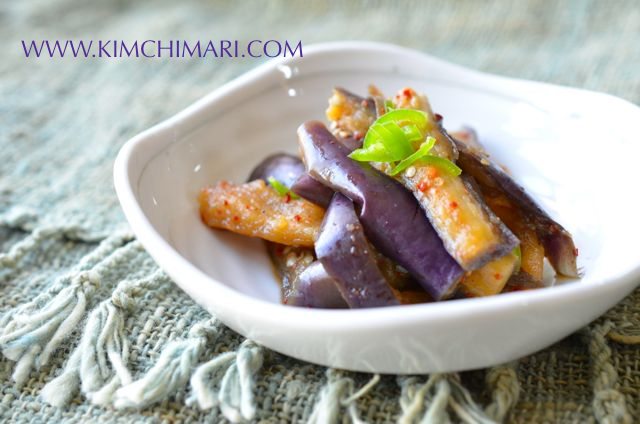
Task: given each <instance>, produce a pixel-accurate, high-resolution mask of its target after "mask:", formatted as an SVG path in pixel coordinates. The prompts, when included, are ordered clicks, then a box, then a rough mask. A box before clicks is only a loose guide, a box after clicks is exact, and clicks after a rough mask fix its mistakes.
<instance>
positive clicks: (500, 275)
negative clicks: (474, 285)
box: [493, 272, 502, 280]
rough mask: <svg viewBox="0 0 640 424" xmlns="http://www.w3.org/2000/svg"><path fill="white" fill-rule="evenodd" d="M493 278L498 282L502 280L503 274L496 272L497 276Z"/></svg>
mask: <svg viewBox="0 0 640 424" xmlns="http://www.w3.org/2000/svg"><path fill="white" fill-rule="evenodd" d="M493 278H495V279H496V280H499V279H501V278H502V274H500V273H499V272H496V273H495V274H493Z"/></svg>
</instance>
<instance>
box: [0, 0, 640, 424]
mask: <svg viewBox="0 0 640 424" xmlns="http://www.w3.org/2000/svg"><path fill="white" fill-rule="evenodd" d="M32 39H35V40H42V39H54V40H55V39H59V40H66V39H85V40H88V39H92V40H99V39H103V40H106V39H122V40H131V41H133V40H145V39H161V40H170V39H174V40H175V39H185V40H209V39H213V40H218V39H231V40H234V39H237V40H240V41H249V40H252V39H279V40H285V39H287V40H296V41H297V40H301V41H302V42H303V45H304V44H310V43H313V42H320V41H331V40H375V41H385V42H391V43H396V44H399V45H403V46H407V47H412V48H416V49H418V50H421V51H424V52H427V53H429V54H431V55H434V56H437V57H440V58H443V59H446V60H449V61H451V62H454V63H458V64H461V65H464V66H468V67H471V68H474V69H479V70H482V71H486V72H492V73H497V74H501V75H506V76H512V77H518V78H526V79H533V80H538V81H545V82H550V83H556V84H563V85H569V86H574V87H582V88H587V89H592V90H597V91H603V92H606V93H610V94H613V95H617V96H620V97H622V98H625V99H627V100H629V101H631V102H634V103H636V104H640V3H638V2H637V1H610V2H604V1H601V2H596V1H579V0H577V1H563V2H560V1H558V2H554V1H534V0H530V1H521V2H515V1H514V2H509V1H496V2H489V1H471V0H464V1H439V2H419V1H411V2H409V1H408V2H395V3H391V2H376V1H356V2H340V1H331V2H326V1H320V0H313V1H309V2H302V1H300V2H297V1H296V2H286V1H273V2H269V3H267V2H254V1H250V2H242V3H241V2H233V1H220V0H217V1H211V2H204V1H203V2H169V1H158V2H131V3H128V2H125V1H120V0H105V1H102V2H92V3H88V2H81V1H78V0H49V1H46V2H44V1H37V0H28V1H20V2H2V4H0V224H1V225H0V252H9V251H10V250H11V248H12V246H15V245H16V243H19V242H20V241H21V240H25V239H26V238H27V237H29V235H30V233H31V232H32V231H34V229H38V228H58V227H59V228H72V230H69V231H67V232H66V233H65V234H64V236H63V237H57V238H56V237H52V238H46V239H45V240H43V241H42V242H40V243H38V244H37V245H35V246H34V247H32V248H31V249H30V251H29V252H27V254H25V255H23V256H22V257H21V258H20V259H19V261H18V262H17V263H16V264H13V265H12V266H11V267H5V268H1V269H0V315H1V314H3V313H6V312H7V311H9V310H11V309H12V308H15V307H17V306H19V305H21V304H24V303H25V302H28V301H29V300H31V299H33V298H34V297H35V296H36V295H38V294H39V293H41V292H45V291H46V290H47V288H48V287H50V286H51V285H52V284H53V282H54V281H55V279H56V277H58V276H60V275H62V274H63V273H65V272H67V271H68V270H69V269H70V268H71V267H72V266H73V265H75V264H76V263H77V262H78V261H79V260H80V258H81V257H82V256H83V255H86V254H87V253H89V252H91V251H92V250H93V249H95V248H96V243H97V242H98V241H99V240H101V239H103V238H104V237H106V236H108V235H110V234H113V233H114V232H115V231H118V230H126V229H127V224H126V222H125V220H124V217H123V215H122V213H121V210H120V207H119V205H118V202H117V199H116V196H115V192H114V189H113V185H112V165H113V161H114V159H115V156H116V154H117V152H118V150H119V148H120V147H121V146H122V144H123V143H124V142H125V141H126V140H127V139H129V138H131V137H132V136H134V135H135V134H137V133H138V132H140V131H142V130H144V129H146V128H148V127H150V126H151V125H153V124H155V123H158V122H160V121H162V120H163V119H166V118H168V117H169V116H171V115H173V114H174V113H176V112H178V111H180V110H181V109H183V108H184V107H186V106H187V105H189V104H191V103H192V102H194V101H195V100H197V99H198V98H200V97H202V96H203V95H204V94H206V93H208V92H210V91H212V90H214V89H216V88H217V87H220V86H221V85H222V84H224V83H225V82H227V81H229V80H231V79H233V78H234V77H236V76H238V75H240V74H242V73H243V72H245V71H247V70H248V69H251V68H253V67H255V66H256V65H258V64H259V63H262V59H248V58H245V59H242V58H224V59H211V58H209V59H169V58H167V59H144V58H138V59H136V58H123V59H104V58H102V59H98V58H96V59H80V58H64V59H60V58H55V59H46V58H40V59H36V58H25V57H24V53H23V51H22V48H21V45H20V41H21V40H32ZM381 60H384V58H381ZM611 153H614V152H611ZM619 153H620V152H618V153H617V154H619ZM567 159H570V158H567ZM16 217H20V219H16ZM125 259H126V260H122V261H120V262H119V263H117V264H116V265H114V266H113V269H110V270H108V272H105V273H104V275H103V278H102V284H101V286H100V287H99V288H98V289H97V290H96V291H95V293H93V294H92V296H91V297H90V299H89V305H88V307H87V310H88V311H90V310H91V309H92V308H93V307H95V306H96V305H97V304H98V303H99V302H101V301H102V300H104V299H107V298H108V297H109V296H110V294H111V293H112V291H113V290H114V288H115V286H116V284H117V283H118V282H119V281H121V280H123V279H124V278H129V279H135V278H141V277H143V276H146V275H149V274H151V273H152V272H153V271H154V270H155V269H156V266H155V264H154V263H153V261H152V260H151V259H150V258H149V257H148V256H147V254H146V253H145V252H144V250H143V249H132V250H131V251H130V252H129V253H128V254H127V256H126V258H125ZM206 317H207V314H206V312H205V311H203V310H202V309H201V308H200V307H198V306H197V305H196V304H195V303H194V302H193V301H192V300H191V299H189V298H188V297H187V296H186V295H184V294H183V293H182V292H181V291H180V290H179V289H178V288H177V287H175V286H173V285H171V284H170V283H168V284H166V285H165V286H163V287H162V288H161V289H159V290H157V291H155V290H154V291H149V292H148V293H146V294H144V295H143V296H139V298H138V299H137V300H136V305H135V310H134V311H133V312H132V313H130V314H129V315H128V317H127V322H126V332H127V335H128V338H129V340H130V343H131V351H132V353H131V356H130V358H129V364H128V365H129V368H130V370H131V372H132V373H133V374H134V377H135V376H137V375H142V374H143V373H145V371H147V370H148V369H149V368H150V367H151V366H152V364H153V363H155V362H156V360H157V359H158V356H159V354H160V352H161V351H162V350H163V347H164V346H166V343H167V342H168V341H170V340H172V339H179V338H181V337H185V336H186V334H187V331H188V330H189V328H191V326H192V325H193V324H194V323H196V322H198V321H200V320H202V319H205V318H206ZM540 319H544V317H540ZM550 325H553V323H550ZM81 330H82V325H80V326H79V327H78V330H77V331H76V332H75V333H74V334H73V335H72V336H71V337H69V338H68V339H67V340H66V341H65V342H64V343H63V345H62V346H61V347H60V348H59V349H58V350H57V351H56V353H55V356H54V359H53V360H52V361H51V363H50V364H48V365H47V366H44V367H42V368H41V369H39V370H34V371H32V372H31V374H30V375H29V378H28V381H27V382H26V383H25V384H24V385H23V386H22V387H17V386H16V385H15V384H14V383H13V381H12V380H11V374H12V373H13V370H14V367H15V363H14V362H13V361H11V360H9V359H7V358H5V357H4V356H2V355H0V387H1V389H0V421H3V422H7V421H8V422H44V421H47V422H51V421H58V420H60V421H62V420H64V421H76V422H77V421H80V422H84V421H87V420H95V421H105V422H106V421H114V420H118V421H129V420H130V421H149V422H181V421H208V422H219V421H221V420H224V417H223V415H222V413H221V412H220V410H219V409H218V408H213V409H212V410H209V411H200V410H199V409H198V408H197V407H196V406H186V405H185V397H186V396H187V395H188V394H189V393H188V392H189V389H188V387H185V388H183V389H180V390H178V391H177V392H176V393H174V394H172V395H171V396H170V397H169V398H168V399H166V400H164V401H162V402H160V403H157V404H155V405H152V406H150V407H147V408H144V409H142V410H124V411H122V410H115V409H113V408H110V407H97V406H92V405H91V404H89V403H88V402H87V401H86V399H84V398H83V396H82V395H78V396H76V397H75V398H74V399H73V400H72V402H71V404H70V405H68V406H67V407H64V408H57V407H53V406H49V405H47V404H46V403H44V402H43V401H42V399H41V398H40V397H39V393H40V391H41V389H42V387H43V386H44V385H45V384H46V383H47V382H48V381H50V380H51V379H52V378H53V377H55V376H56V375H58V374H59V373H60V370H61V367H62V366H63V365H64V364H65V362H66V361H67V359H68V356H69V353H70V352H71V351H72V349H73V348H74V346H76V344H77V343H78V337H79V335H80V333H81ZM639 335H640V291H638V290H636V291H635V292H634V293H633V294H632V295H630V296H629V297H628V298H626V299H625V300H624V301H623V302H622V303H621V304H619V305H618V306H616V307H615V308H613V309H612V310H611V311H609V312H608V313H607V314H606V315H605V316H604V317H602V318H601V319H599V320H598V321H597V322H596V323H594V324H592V325H591V326H590V327H589V328H587V329H585V330H583V331H581V332H579V333H577V334H575V335H572V336H570V337H568V338H566V339H565V340H563V341H561V342H559V343H557V344H556V345H554V346H552V347H550V348H548V349H546V350H544V351H542V352H539V353H537V354H535V355H532V356H530V357H527V358H522V359H521V360H519V361H518V362H517V363H516V364H515V365H514V366H515V370H516V375H517V381H515V382H514V381H510V380H509V379H510V378H511V377H509V376H506V377H504V379H502V380H501V379H500V376H497V377H496V375H495V374H496V373H495V372H494V373H493V374H492V373H491V372H490V371H489V370H478V371H473V372H467V373H462V374H461V375H460V378H461V381H462V384H463V386H464V387H466V389H467V390H468V391H469V393H471V395H472V396H473V399H474V401H475V402H476V403H477V404H479V405H489V404H490V403H491V402H492V401H493V400H494V398H495V396H496V395H497V394H500V393H503V392H505V391H508V390H507V389H505V388H504V387H501V384H503V385H505V384H506V385H509V384H510V385H514V384H515V385H517V392H518V393H519V395H518V399H517V401H514V402H513V403H514V405H512V408H511V411H510V414H509V415H508V418H507V419H508V420H510V421H513V422H543V421H547V422H557V421H579V422H588V421H594V420H597V421H606V422H625V421H626V422H629V420H633V421H636V422H638V421H640V347H639V346H640V336H639ZM601 336H604V337H601ZM242 340H243V338H242V337H241V336H239V335H237V334H235V333H233V332H232V331H230V330H226V329H225V330H224V331H223V332H222V334H221V335H220V336H219V337H218V338H217V339H216V341H215V342H214V343H211V344H209V345H208V346H207V347H206V349H205V351H204V352H202V354H201V360H202V361H204V360H206V359H207V358H211V357H213V356H215V355H216V354H217V353H220V352H225V351H232V350H235V349H237V347H238V346H239V344H240V343H241V342H242ZM498 371H499V370H498ZM346 375H347V376H348V377H350V378H352V379H353V380H354V382H355V385H356V386H357V387H359V386H361V385H363V384H364V383H366V382H367V381H368V380H369V379H370V377H371V376H369V375H365V374H357V373H347V374H346ZM426 380H427V376H418V377H417V379H416V380H415V381H416V382H418V383H420V382H424V381H426ZM326 382H327V377H326V374H325V369H324V368H323V367H318V366H314V365H311V364H307V363H303V362H300V361H297V360H294V359H291V358H287V357H285V356H283V355H280V354H276V353H273V352H268V353H267V354H266V355H265V358H264V364H263V366H262V368H261V369H260V370H259V371H258V373H257V375H256V387H255V396H256V406H257V413H256V417H255V421H259V422H298V421H306V420H307V419H308V418H309V416H310V415H311V413H312V410H313V408H314V405H316V403H317V402H318V401H319V397H320V393H321V391H322V388H323V387H324V386H325V384H326ZM401 385H402V383H401V382H398V381H397V380H396V378H395V377H393V376H385V377H383V378H382V380H381V381H380V382H379V383H378V384H377V385H376V386H375V387H373V388H372V389H371V390H370V391H368V392H367V393H366V394H365V395H364V396H362V397H361V398H360V399H358V401H357V410H358V413H359V416H360V417H361V418H362V419H363V420H365V421H367V422H388V421H394V420H396V419H398V417H399V416H400V415H401V414H402V408H401V402H400V397H401ZM611 399H614V400H615V402H613V403H611V402H609V403H607V402H608V401H609V400H611ZM614 404H615V405H618V407H611V405H614ZM620 405H622V406H621V408H623V410H622V411H621V410H620V409H619V407H620ZM616 408H618V409H616ZM343 413H345V410H344V409H341V410H340V414H343ZM451 416H452V418H453V419H454V420H459V419H460V417H459V416H457V415H455V414H454V413H453V412H452V413H451ZM607 420H609V421H607Z"/></svg>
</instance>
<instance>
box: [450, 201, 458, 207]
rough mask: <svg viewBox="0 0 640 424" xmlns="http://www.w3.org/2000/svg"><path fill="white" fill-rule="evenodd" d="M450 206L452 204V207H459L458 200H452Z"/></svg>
mask: <svg viewBox="0 0 640 424" xmlns="http://www.w3.org/2000/svg"><path fill="white" fill-rule="evenodd" d="M449 206H451V209H455V208H457V207H458V202H456V201H455V200H454V201H452V202H451V203H450V204H449Z"/></svg>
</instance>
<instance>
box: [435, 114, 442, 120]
mask: <svg viewBox="0 0 640 424" xmlns="http://www.w3.org/2000/svg"><path fill="white" fill-rule="evenodd" d="M434 118H436V122H440V121H442V115H440V114H439V113H434Z"/></svg>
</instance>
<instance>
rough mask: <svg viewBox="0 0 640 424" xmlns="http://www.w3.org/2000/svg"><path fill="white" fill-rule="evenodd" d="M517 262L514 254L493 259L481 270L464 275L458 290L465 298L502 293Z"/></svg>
mask: <svg viewBox="0 0 640 424" xmlns="http://www.w3.org/2000/svg"><path fill="white" fill-rule="evenodd" d="M518 260H519V259H518V257H517V256H516V254H515V253H509V254H507V255H505V256H503V257H501V258H498V259H494V260H493V261H491V262H489V263H488V264H486V265H485V266H483V267H482V268H480V269H477V270H475V271H472V272H470V273H468V274H467V275H465V277H464V278H463V279H462V282H461V283H460V290H461V291H462V292H463V293H464V294H465V295H466V296H467V297H481V296H493V295H495V294H498V293H500V292H502V290H503V289H504V287H505V285H506V284H507V282H508V281H509V279H510V278H511V276H512V275H513V274H514V272H515V270H516V267H517V264H518Z"/></svg>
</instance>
